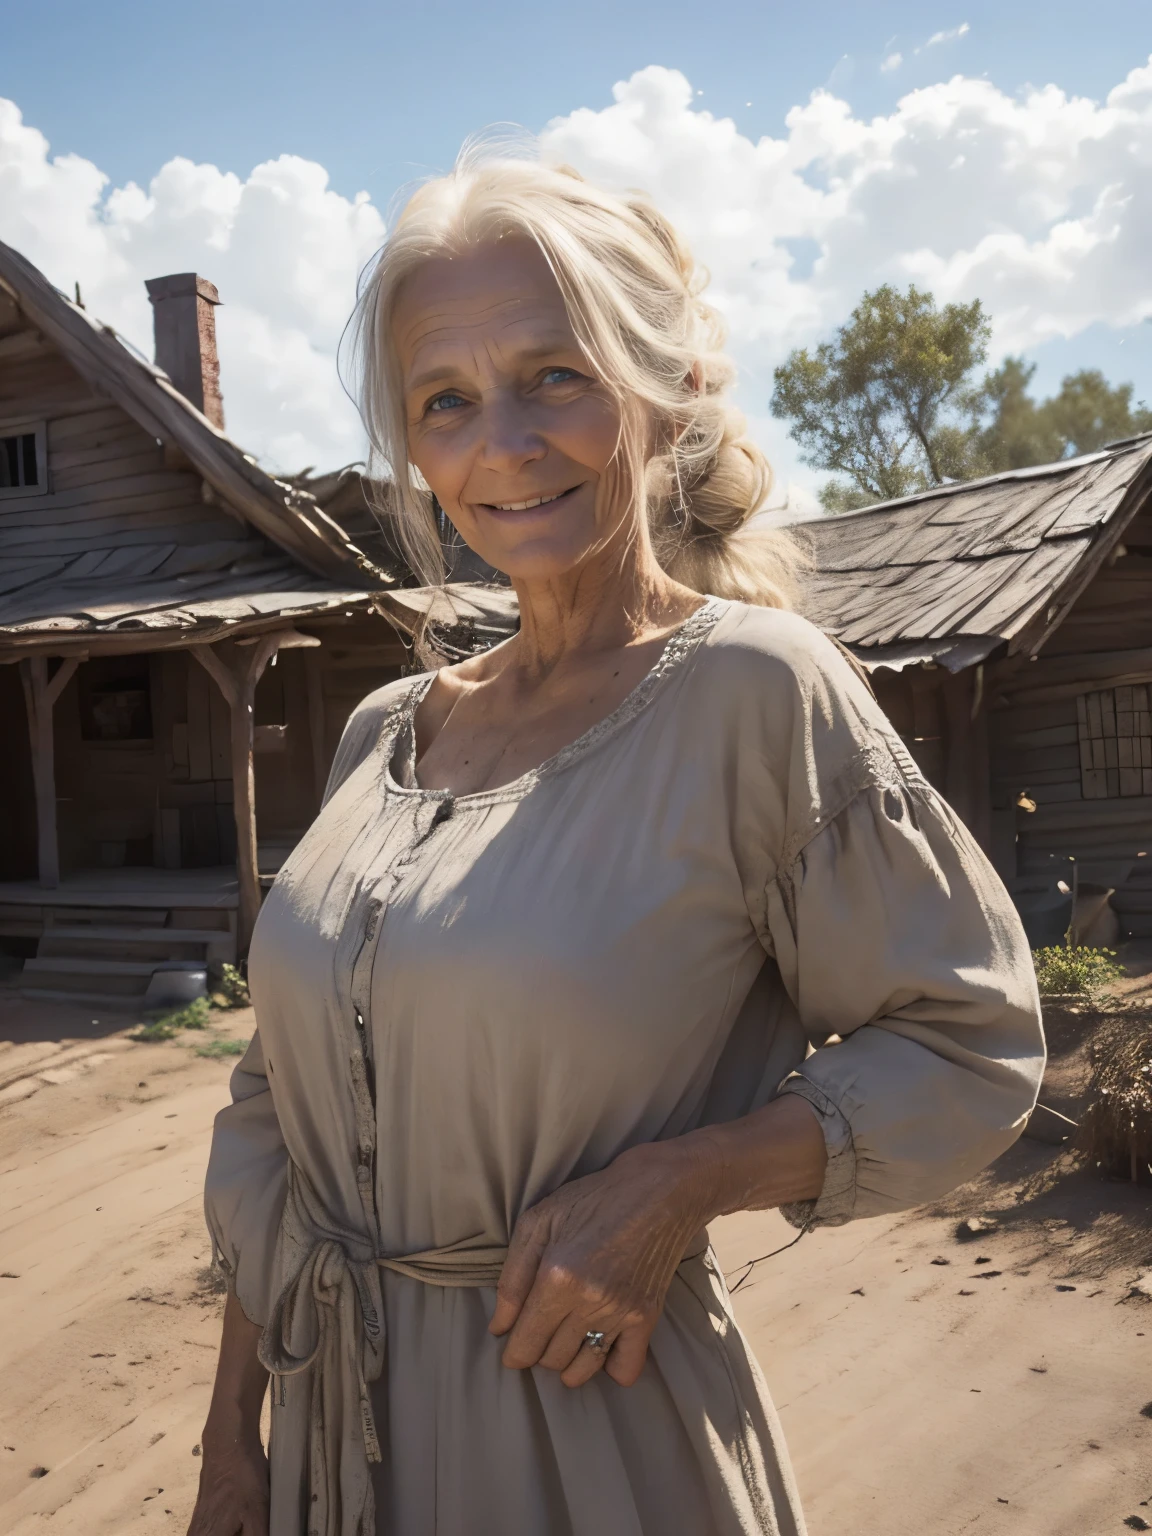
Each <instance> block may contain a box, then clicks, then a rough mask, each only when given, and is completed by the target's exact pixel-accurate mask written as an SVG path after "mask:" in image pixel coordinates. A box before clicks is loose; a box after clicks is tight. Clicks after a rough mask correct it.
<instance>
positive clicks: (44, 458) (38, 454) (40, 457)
mask: <svg viewBox="0 0 1152 1536" xmlns="http://www.w3.org/2000/svg"><path fill="white" fill-rule="evenodd" d="M46 447H47V434H46V432H45V430H44V426H43V424H41V425H39V426H37V425H36V424H35V423H32V422H29V423H24V422H20V423H19V424H16V423H13V424H12V425H0V496H3V497H8V496H42V495H43V494H44V493H45V492H46V491H47V489H48V455H47V452H46Z"/></svg>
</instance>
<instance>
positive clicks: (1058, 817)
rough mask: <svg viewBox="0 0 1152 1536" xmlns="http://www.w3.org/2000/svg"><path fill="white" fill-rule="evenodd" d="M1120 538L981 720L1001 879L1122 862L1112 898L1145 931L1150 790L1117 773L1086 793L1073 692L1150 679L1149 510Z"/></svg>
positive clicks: (1151, 845)
mask: <svg viewBox="0 0 1152 1536" xmlns="http://www.w3.org/2000/svg"><path fill="white" fill-rule="evenodd" d="M1122 547H1123V550H1124V553H1122V554H1120V555H1118V557H1117V558H1116V559H1115V560H1114V561H1113V562H1112V563H1111V564H1110V565H1109V566H1107V567H1106V568H1105V569H1104V570H1103V571H1101V572H1100V574H1099V575H1097V576H1096V577H1095V578H1094V579H1093V581H1092V582H1091V583H1090V584H1089V585H1088V586H1087V588H1086V589H1085V591H1084V592H1083V594H1082V595H1081V596H1080V598H1079V599H1078V600H1077V602H1076V604H1075V605H1074V607H1073V609H1072V611H1071V612H1070V613H1069V615H1068V617H1067V618H1066V619H1065V620H1064V622H1063V624H1062V625H1061V626H1060V628H1059V629H1058V630H1057V632H1056V634H1055V635H1054V636H1053V637H1052V639H1051V640H1050V641H1049V642H1048V644H1047V645H1046V646H1045V647H1044V650H1043V652H1042V653H1041V655H1040V657H1039V658H1038V659H1037V660H1036V661H1034V662H1024V663H1023V664H1022V665H1021V666H1020V667H1019V668H1017V669H1016V671H1015V672H1013V673H1010V674H1007V675H1006V677H1005V679H1004V684H1003V687H1002V689H1001V690H1000V697H999V700H998V702H996V703H995V704H994V707H993V708H992V710H991V713H990V722H989V723H990V727H991V762H992V803H993V821H994V826H995V828H996V837H995V840H996V842H997V846H998V848H999V850H1000V857H999V859H998V862H999V863H1000V866H1001V872H1002V873H1003V874H1005V875H1006V876H1009V877H1011V876H1021V877H1034V876H1043V875H1045V874H1053V875H1054V874H1055V873H1056V872H1057V866H1061V868H1062V869H1063V870H1066V869H1067V860H1068V859H1069V858H1074V859H1077V860H1079V861H1080V862H1081V863H1082V864H1084V863H1088V862H1093V863H1095V864H1096V865H1097V866H1098V867H1099V866H1101V864H1102V861H1115V862H1116V868H1117V870H1119V871H1121V872H1122V871H1123V869H1124V866H1125V863H1126V862H1127V863H1129V864H1130V868H1131V871H1132V872H1131V874H1130V875H1129V876H1128V878H1127V879H1126V880H1124V881H1123V883H1121V884H1119V885H1118V887H1117V890H1116V895H1115V896H1114V897H1113V906H1114V907H1115V908H1116V910H1117V911H1118V912H1119V914H1120V919H1121V925H1122V929H1123V931H1124V932H1125V934H1126V935H1128V936H1131V937H1152V868H1150V867H1149V866H1152V795H1149V794H1146V793H1134V792H1129V793H1119V792H1115V793H1113V792H1111V791H1112V790H1117V789H1118V788H1119V782H1120V781H1119V779H1118V775H1114V776H1113V777H1112V779H1111V780H1110V781H1109V786H1110V792H1109V793H1107V794H1105V795H1103V796H1099V797H1097V795H1096V794H1094V795H1093V797H1092V798H1087V797H1086V796H1085V793H1084V782H1083V777H1082V766H1083V759H1082V749H1081V735H1082V732H1081V728H1080V725H1079V711H1078V700H1080V699H1083V698H1086V697H1087V696H1088V695H1089V694H1091V693H1093V692H1099V691H1101V690H1113V689H1115V688H1117V687H1121V688H1125V687H1128V686H1130V685H1132V684H1137V685H1139V684H1143V683H1147V682H1149V681H1152V514H1148V513H1144V514H1141V516H1140V517H1138V518H1137V519H1135V520H1134V521H1133V523H1132V524H1130V525H1129V528H1128V530H1127V533H1126V534H1125V538H1124V544H1123V546H1122ZM1126 783H1127V787H1128V788H1129V790H1130V791H1131V790H1133V789H1134V788H1135V784H1136V780H1135V779H1134V778H1133V777H1132V775H1131V774H1129V775H1127V776H1126ZM1141 787H1142V786H1141ZM1021 797H1024V798H1026V799H1027V800H1030V801H1032V802H1033V803H1034V804H1035V806H1036V809H1035V811H1029V810H1028V809H1027V808H1026V807H1024V806H1021V805H1019V804H1018V803H1017V802H1018V800H1019V799H1020V798H1021Z"/></svg>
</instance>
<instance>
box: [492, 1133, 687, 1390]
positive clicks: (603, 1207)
mask: <svg viewBox="0 0 1152 1536" xmlns="http://www.w3.org/2000/svg"><path fill="white" fill-rule="evenodd" d="M688 1141H689V1138H688V1137H683V1138H678V1139H677V1140H676V1141H667V1142H654V1143H652V1144H650V1145H647V1146H639V1147H633V1148H631V1149H630V1150H629V1151H627V1152H623V1153H621V1155H620V1156H619V1157H618V1158H617V1159H616V1160H615V1162H613V1163H611V1164H610V1165H609V1166H608V1167H607V1168H605V1169H604V1171H603V1172H602V1173H593V1174H589V1175H588V1176H587V1177H586V1178H583V1179H576V1180H574V1181H573V1182H572V1183H571V1184H564V1185H562V1186H561V1188H560V1189H558V1190H557V1191H556V1192H555V1194H552V1195H549V1196H548V1197H547V1199H545V1200H542V1201H541V1202H540V1204H539V1205H535V1206H533V1207H532V1209H531V1210H528V1211H525V1212H524V1214H523V1216H521V1218H520V1220H519V1221H518V1222H517V1223H516V1230H515V1231H514V1232H513V1234H512V1241H511V1243H510V1244H509V1248H508V1258H507V1259H506V1260H505V1263H504V1273H503V1274H502V1275H501V1277H500V1284H499V1287H498V1289H497V1300H496V1311H495V1313H494V1314H493V1317H492V1321H491V1323H490V1324H489V1328H490V1331H491V1332H492V1333H495V1334H505V1333H509V1330H511V1332H510V1335H509V1338H508V1342H507V1344H506V1345H505V1348H504V1364H505V1365H508V1366H512V1367H513V1368H516V1369H523V1368H524V1367H526V1366H530V1365H544V1366H547V1367H548V1368H549V1369H550V1370H554V1371H559V1372H560V1373H561V1377H560V1379H561V1380H562V1381H563V1382H564V1383H565V1385H566V1386H569V1387H578V1386H581V1385H582V1384H583V1383H584V1382H586V1381H587V1380H588V1379H589V1378H590V1377H592V1376H594V1375H595V1374H596V1372H597V1371H598V1370H599V1369H600V1368H601V1366H603V1368H604V1369H605V1370H606V1371H607V1372H608V1375H609V1376H611V1377H612V1379H613V1381H616V1382H619V1384H620V1385H621V1386H622V1387H630V1386H631V1385H632V1383H633V1382H634V1381H635V1380H636V1379H637V1377H638V1376H639V1375H640V1372H641V1370H642V1368H643V1366H644V1360H645V1358H646V1356H647V1353H648V1340H649V1339H650V1338H651V1336H652V1330H653V1328H655V1326H656V1321H657V1319H658V1318H659V1316H660V1313H661V1311H662V1309H663V1306H664V1297H665V1294H666V1293H667V1290H668V1287H669V1285H670V1284H671V1282H672V1276H673V1275H674V1274H675V1273H676V1266H677V1265H678V1264H679V1263H680V1260H681V1259H682V1258H683V1257H684V1253H685V1249H686V1247H687V1245H688V1244H689V1242H690V1241H691V1240H692V1238H693V1236H694V1235H695V1234H696V1233H697V1232H699V1231H700V1229H701V1228H702V1227H703V1226H704V1224H705V1222H706V1221H707V1220H708V1218H709V1216H710V1215H711V1214H714V1212H711V1211H710V1210H709V1209H708V1207H709V1203H710V1202H709V1192H710V1189H711V1186H712V1182H713V1181H712V1178H711V1172H712V1170H711V1168H710V1163H711V1161H712V1159H711V1157H710V1156H709V1147H708V1146H707V1145H706V1144H704V1145H692V1146H689V1145H687V1143H688ZM589 1332H596V1333H603V1335H604V1349H603V1351H598V1350H594V1349H590V1348H588V1347H587V1346H586V1345H585V1342H584V1336H585V1334H586V1333H589Z"/></svg>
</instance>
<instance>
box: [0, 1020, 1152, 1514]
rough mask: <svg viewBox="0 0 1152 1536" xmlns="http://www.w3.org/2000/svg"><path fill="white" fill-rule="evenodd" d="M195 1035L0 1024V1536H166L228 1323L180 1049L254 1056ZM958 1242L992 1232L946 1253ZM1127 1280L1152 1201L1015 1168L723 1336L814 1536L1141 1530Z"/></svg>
mask: <svg viewBox="0 0 1152 1536" xmlns="http://www.w3.org/2000/svg"><path fill="white" fill-rule="evenodd" d="M214 1019H215V1028H214V1030H213V1032H212V1035H211V1036H205V1035H203V1034H196V1035H193V1034H187V1035H185V1036H183V1037H180V1038H178V1039H177V1040H174V1041H168V1042H165V1043H161V1044H151V1045H148V1044H137V1043H134V1042H132V1041H130V1040H128V1039H127V1031H126V1029H125V1027H124V1021H123V1019H115V1018H109V1019H107V1020H103V1021H94V1019H93V1013H92V1010H91V1009H65V1008H62V1007H60V1006H58V1005H45V1004H31V1003H22V1002H16V1001H14V1000H3V1001H0V1271H3V1274H2V1275H0V1316H2V1318H3V1328H2V1329H0V1380H2V1381H3V1392H2V1400H0V1531H3V1532H5V1533H6V1536H33V1533H36V1536H39V1533H42V1532H48V1531H51V1532H53V1533H57V1536H63V1533H70V1536H72V1533H74V1536H113V1533H115V1536H122V1533H124V1532H128V1531H133V1532H139V1533H141V1536H146V1533H148V1532H164V1533H177V1536H179V1533H182V1532H183V1531H184V1529H185V1525H186V1522H187V1519H188V1515H189V1512H190V1510H191V1507H192V1501H193V1497H194V1491H195V1486H196V1478H197V1473H198V1470H199V1466H200V1462H199V1457H198V1443H197V1442H198V1440H199V1436H200V1429H201V1425H202V1422H203V1418H204V1412H205V1408H206V1405H207V1401H208V1394H209V1389H210V1383H211V1377H212V1370H213V1363H214V1355H215V1348H216V1340H217V1334H218V1328H219V1318H220V1311H221V1306H222V1302H221V1298H220V1295H219V1293H218V1291H217V1290H216V1288H215V1286H214V1284H213V1281H212V1276H211V1274H210V1272H209V1269H208V1265H209V1259H210V1251H209V1245H208V1240H207V1237H206V1235H205V1232H204V1227H203V1222H202V1218H201V1213H200V1183H201V1179H202V1175H203V1169H204V1162H205V1157H206V1153H207V1145H208V1137H209V1132H210V1127H211V1122H212V1116H213V1114H214V1112H215V1110H216V1109H217V1108H218V1107H219V1106H220V1105H221V1104H222V1103H224V1102H225V1098H226V1094H227V1082H228V1073H229V1070H230V1065H231V1063H230V1062H229V1061H228V1060H227V1059H210V1058H205V1057H202V1056H199V1055H197V1054H196V1046H197V1045H198V1044H199V1045H202V1044H203V1043H204V1041H205V1039H207V1038H216V1037H224V1036H232V1037H238V1038H241V1039H243V1038H246V1037H247V1036H248V1035H249V1034H250V1033H251V1028H252V1023H251V1016H250V1014H249V1013H248V1012H247V1010H241V1011H238V1012H236V1013H229V1014H216V1015H214ZM1061 1027H1062V1028H1063V1031H1064V1032H1063V1034H1062V1035H1061V1036H1060V1040H1059V1041H1058V1042H1054V1043H1056V1044H1057V1046H1058V1048H1057V1050H1056V1051H1055V1053H1054V1055H1055V1060H1054V1063H1053V1072H1054V1077H1053V1087H1054V1089H1055V1088H1056V1087H1059V1090H1060V1102H1061V1103H1062V1104H1064V1105H1072V1104H1073V1103H1074V1101H1075V1097H1076V1091H1077V1072H1078V1071H1080V1070H1081V1069H1082V1062H1081V1057H1082V1055H1083V1052H1082V1048H1081V1043H1080V1041H1079V1039H1078V1038H1077V1034H1076V1030H1077V1026H1076V1024H1075V1021H1074V1020H1073V1021H1072V1022H1071V1023H1069V1022H1068V1021H1067V1020H1065V1022H1064V1025H1063V1026H1061ZM1057 1033H1059V1031H1057ZM1078 1063H1080V1065H1079V1066H1078V1065H1077V1064H1078ZM977 1214H979V1215H982V1216H986V1217H991V1218H994V1219H995V1220H996V1222H997V1225H996V1226H995V1227H994V1228H991V1229H989V1230H988V1231H986V1232H984V1233H981V1234H980V1235H979V1236H977V1237H976V1238H974V1239H973V1240H971V1241H967V1242H961V1241H959V1240H958V1238H957V1236H956V1229H957V1224H958V1222H959V1221H960V1219H961V1218H963V1217H967V1216H971V1215H977ZM791 1235H792V1234H791V1232H790V1229H788V1228H786V1227H785V1225H784V1223H783V1221H782V1220H781V1219H780V1218H779V1217H778V1216H776V1215H775V1214H774V1213H771V1214H752V1215H743V1216H739V1217H733V1218H729V1219H727V1220H725V1221H723V1222H721V1223H718V1224H717V1227H716V1229H715V1231H714V1237H715V1239H716V1242H717V1246H718V1248H719V1251H720V1254H721V1258H722V1261H723V1263H724V1267H725V1269H726V1270H727V1271H729V1273H730V1276H731V1279H732V1281H733V1283H734V1282H735V1280H736V1279H738V1278H739V1275H740V1273H741V1270H740V1266H741V1265H742V1264H743V1263H744V1262H745V1261H746V1260H748V1259H750V1258H754V1257H756V1256H757V1255H759V1254H762V1253H766V1252H768V1251H769V1250H771V1249H773V1248H775V1247H777V1246H779V1244H780V1243H782V1242H785V1241H787V1240H788V1238H789V1236H791ZM1144 1270H1152V1190H1148V1189H1138V1188H1135V1187H1133V1186H1131V1185H1128V1184H1121V1183H1109V1182H1104V1181H1101V1180H1098V1179H1095V1178H1093V1177H1091V1176H1090V1175H1089V1174H1088V1173H1086V1172H1084V1171H1082V1170H1078V1169H1077V1168H1076V1166H1075V1161H1074V1159H1073V1158H1071V1157H1070V1156H1069V1155H1068V1154H1066V1153H1064V1152H1062V1151H1061V1150H1060V1149H1058V1148H1053V1147H1048V1146H1043V1145H1040V1144H1038V1143H1036V1142H1032V1141H1024V1142H1021V1143H1020V1144H1019V1145H1018V1146H1017V1147H1015V1148H1014V1149H1013V1150H1012V1151H1011V1152H1010V1153H1008V1154H1007V1155H1006V1156H1005V1157H1004V1158H1002V1159H1001V1161H1000V1163H999V1164H998V1165H997V1166H996V1167H995V1168H994V1169H993V1170H990V1171H989V1172H988V1173H987V1174H985V1175H984V1176H983V1177H982V1178H981V1179H979V1180H977V1181H976V1182H975V1183H973V1184H971V1185H968V1186H966V1187H965V1188H964V1189H962V1190H960V1191H958V1192H957V1193H956V1194H955V1195H954V1196H953V1197H951V1198H950V1199H949V1200H948V1201H947V1202H945V1204H944V1205H943V1206H941V1207H940V1208H939V1209H937V1210H932V1211H926V1212H918V1213H916V1214H914V1215H911V1216H904V1217H896V1218H891V1219H883V1220H878V1221H871V1222H864V1223H859V1224H856V1225H852V1226H849V1227H845V1228H841V1229H838V1230H834V1231H823V1232H818V1233H814V1234H811V1235H810V1236H807V1237H805V1238H804V1239H802V1241H801V1242H800V1243H799V1244H798V1245H797V1246H796V1247H794V1248H792V1249H790V1250H789V1251H788V1252H786V1253H782V1254H780V1255H778V1256H777V1257H776V1258H773V1259H772V1260H770V1261H768V1262H766V1263H764V1264H761V1265H760V1266H759V1267H757V1268H756V1269H755V1270H754V1271H753V1273H752V1275H751V1277H750V1278H749V1279H748V1280H747V1282H746V1283H745V1284H743V1285H742V1286H741V1287H740V1289H739V1290H738V1291H737V1292H736V1298H735V1300H736V1309H737V1313H738V1315H739V1318H740V1321H741V1323H742V1325H743V1327H744V1328H745V1330H746V1332H747V1333H748V1336H749V1337H750V1339H751V1341H752V1343H753V1346H754V1348H755V1350H756V1353H757V1355H758V1357H759V1359H760V1361H761V1363H762V1365H763V1368H764V1372H765V1374H766V1376H767V1378H768V1381H769V1383H770V1385H771V1388H772V1392H773V1396H774V1397H775V1400H776V1403H777V1405H778V1407H779V1409H780V1412H781V1416H782V1418H783V1421H784V1425H785V1428H786V1431H787V1434H788V1439H789V1442H790V1444H791V1447H792V1453H793V1457H794V1460H795V1464H796V1469H797V1475H798V1477H799V1481H800V1486H801V1489H802V1491H803V1496H804V1500H805V1505H806V1508H807V1510H808V1519H809V1524H810V1531H811V1536H913V1533H915V1536H923V1533H925V1532H929V1531H931V1532H934V1533H938V1536H959V1533H962V1532H963V1533H966V1532H977V1533H979V1536H998V1533H1011V1536H1096V1533H1107V1532H1122V1531H1124V1530H1125V1529H1129V1530H1148V1529H1152V1295H1150V1294H1147V1293H1146V1292H1145V1291H1142V1290H1140V1289H1139V1286H1138V1285H1137V1284H1136V1282H1137V1281H1138V1278H1139V1276H1140V1274H1141V1272H1142V1271H1144ZM1149 1289H1150V1290H1152V1284H1150V1285H1149ZM406 1536H417V1533H406ZM510 1536H511V1533H510Z"/></svg>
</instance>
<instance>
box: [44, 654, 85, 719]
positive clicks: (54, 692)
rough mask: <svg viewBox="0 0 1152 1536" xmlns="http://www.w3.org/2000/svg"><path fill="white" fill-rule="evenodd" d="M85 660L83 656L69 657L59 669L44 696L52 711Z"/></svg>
mask: <svg viewBox="0 0 1152 1536" xmlns="http://www.w3.org/2000/svg"><path fill="white" fill-rule="evenodd" d="M84 659H85V658H84V657H83V656H68V657H66V658H65V660H64V661H62V662H61V663H60V665H59V666H58V667H57V669H56V673H55V676H54V677H53V678H52V681H51V682H50V683H49V684H48V686H47V688H46V689H45V691H44V696H45V698H46V699H47V700H48V707H49V709H52V708H53V707H54V706H55V704H56V700H57V699H58V698H59V697H60V695H61V694H62V693H63V692H64V690H65V688H67V686H68V684H69V682H70V681H71V679H72V674H73V673H74V672H75V671H76V668H77V667H78V666H79V665H80V663H81V662H82V661H83V660H84Z"/></svg>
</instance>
